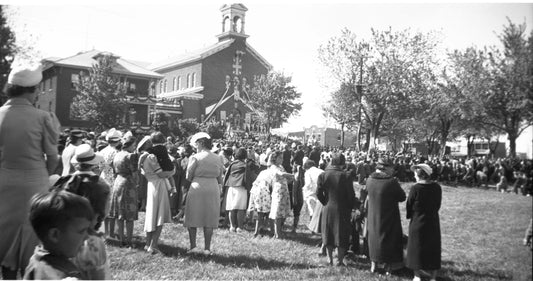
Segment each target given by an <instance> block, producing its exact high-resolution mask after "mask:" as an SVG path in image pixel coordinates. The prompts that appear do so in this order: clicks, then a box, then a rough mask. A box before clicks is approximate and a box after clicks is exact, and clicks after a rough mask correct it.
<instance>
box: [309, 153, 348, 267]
mask: <svg viewBox="0 0 533 281" xmlns="http://www.w3.org/2000/svg"><path fill="white" fill-rule="evenodd" d="M345 162H346V161H345V158H344V155H343V154H341V153H333V155H332V158H331V164H330V165H329V166H328V167H327V168H326V170H325V171H324V172H323V173H321V174H320V175H319V176H318V182H317V191H316V195H317V198H318V200H320V203H321V204H322V205H324V208H323V210H322V214H321V216H322V221H321V228H322V229H321V233H322V245H325V246H326V249H327V253H328V258H329V264H330V265H333V249H334V248H337V266H343V265H345V264H344V254H345V253H346V250H348V246H349V243H350V229H351V224H350V219H351V214H352V209H353V208H354V203H355V193H354V190H353V185H352V179H351V177H350V176H349V174H347V173H346V172H345V171H344V170H343V168H344V165H345Z"/></svg>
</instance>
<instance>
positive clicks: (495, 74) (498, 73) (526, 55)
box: [477, 20, 533, 157]
mask: <svg viewBox="0 0 533 281" xmlns="http://www.w3.org/2000/svg"><path fill="white" fill-rule="evenodd" d="M525 30H526V25H525V23H524V24H521V25H516V24H514V23H512V22H511V21H510V20H509V24H508V25H507V26H504V29H503V31H502V33H501V34H500V36H499V38H500V40H501V42H502V43H503V46H504V49H503V52H500V51H498V50H494V52H492V53H490V54H489V61H490V69H489V72H490V73H489V75H490V80H489V81H490V82H491V84H490V88H489V90H487V91H486V92H483V93H481V94H480V95H479V96H477V98H478V99H479V100H480V101H482V102H483V103H482V105H483V108H484V112H485V115H484V116H483V117H484V118H483V119H482V120H481V122H482V123H484V124H486V125H489V126H492V127H494V128H496V129H498V130H501V131H504V132H506V133H507V138H508V140H509V149H510V151H509V154H510V156H512V157H514V156H516V139H517V138H518V137H519V136H520V134H521V133H522V132H523V131H524V130H525V129H526V128H527V127H529V126H531V125H533V113H532V112H533V92H532V91H533V72H532V69H533V66H532V64H533V55H532V52H533V51H532V50H531V49H532V48H533V46H532V45H531V44H530V43H531V42H532V41H533V39H531V37H533V33H532V34H530V38H529V39H526V38H525Z"/></svg>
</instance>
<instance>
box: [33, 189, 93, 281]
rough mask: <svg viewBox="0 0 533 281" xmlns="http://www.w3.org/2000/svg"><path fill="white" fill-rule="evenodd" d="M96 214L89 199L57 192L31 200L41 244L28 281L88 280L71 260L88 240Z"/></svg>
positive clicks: (41, 194)
mask: <svg viewBox="0 0 533 281" xmlns="http://www.w3.org/2000/svg"><path fill="white" fill-rule="evenodd" d="M93 218H94V213H93V210H92V208H91V205H90V203H89V200H87V199H86V198H83V197H81V196H79V195H76V194H73V193H70V192H66V191H61V190H55V191H52V192H46V193H40V194H37V195H35V196H34V197H33V198H32V199H31V209H30V222H31V225H32V227H33V229H34V231H35V233H36V234H37V237H39V240H40V241H41V245H39V246H37V247H36V248H35V252H34V254H33V256H32V257H31V258H30V261H29V264H28V266H27V267H26V271H25V274H24V279H25V280H51V279H56V280H58V279H65V278H76V279H85V277H84V276H83V275H82V273H81V272H80V270H79V268H78V267H77V266H76V265H75V264H74V263H72V261H70V258H73V257H74V256H76V254H77V253H78V251H79V250H80V248H81V247H82V245H83V241H85V239H87V237H88V234H87V233H88V230H89V228H90V227H91V221H92V220H93Z"/></svg>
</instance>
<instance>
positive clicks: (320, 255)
mask: <svg viewBox="0 0 533 281" xmlns="http://www.w3.org/2000/svg"><path fill="white" fill-rule="evenodd" d="M318 256H319V257H325V256H327V255H326V253H322V252H321V253H318Z"/></svg>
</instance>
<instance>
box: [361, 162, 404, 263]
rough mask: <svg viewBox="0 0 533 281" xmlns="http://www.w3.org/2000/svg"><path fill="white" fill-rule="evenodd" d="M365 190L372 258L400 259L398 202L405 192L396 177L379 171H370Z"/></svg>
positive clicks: (395, 260)
mask: <svg viewBox="0 0 533 281" xmlns="http://www.w3.org/2000/svg"><path fill="white" fill-rule="evenodd" d="M366 187H367V191H368V199H367V200H368V249H369V254H370V260H371V261H374V262H383V263H396V262H402V261H403V243H402V238H403V234H402V222H401V218H400V209H399V207H398V203H399V202H403V201H404V200H405V192H404V191H403V189H402V188H401V186H400V184H399V183H398V180H396V178H393V177H391V176H389V175H387V174H385V173H382V172H375V173H372V174H371V175H370V177H369V178H368V180H367V182H366Z"/></svg>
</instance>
